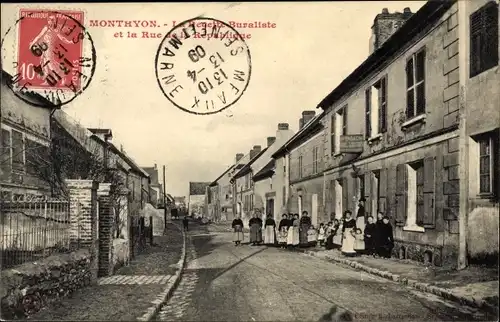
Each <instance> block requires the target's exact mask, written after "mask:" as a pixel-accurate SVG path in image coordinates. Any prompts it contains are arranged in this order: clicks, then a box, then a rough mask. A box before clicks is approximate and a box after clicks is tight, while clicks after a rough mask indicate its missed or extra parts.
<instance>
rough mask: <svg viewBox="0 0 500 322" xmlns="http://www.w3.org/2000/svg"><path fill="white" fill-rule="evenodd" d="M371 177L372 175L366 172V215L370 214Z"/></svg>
mask: <svg viewBox="0 0 500 322" xmlns="http://www.w3.org/2000/svg"><path fill="white" fill-rule="evenodd" d="M372 177H373V174H372V173H371V172H368V173H366V174H365V199H366V201H365V212H367V213H368V214H370V215H371V214H372V213H371V211H372V198H371V196H372V195H373V193H372V190H371V189H372Z"/></svg>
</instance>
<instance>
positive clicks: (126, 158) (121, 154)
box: [92, 135, 150, 178]
mask: <svg viewBox="0 0 500 322" xmlns="http://www.w3.org/2000/svg"><path fill="white" fill-rule="evenodd" d="M92 137H95V138H97V139H99V140H101V141H102V139H101V138H99V137H98V136H97V135H93V136H92ZM103 142H104V141H103ZM107 143H108V145H109V147H110V149H111V150H112V151H113V152H115V153H116V154H118V156H119V157H121V158H122V159H123V161H125V162H126V163H127V164H128V165H129V166H130V168H131V169H133V170H134V171H135V172H136V173H138V174H140V175H141V176H143V177H145V178H149V177H150V176H149V173H147V172H146V171H144V170H143V169H142V168H141V167H139V166H138V165H137V163H135V161H134V160H133V159H132V158H131V157H130V156H128V155H127V154H126V153H125V152H123V151H120V149H118V148H117V147H116V146H115V145H114V144H113V143H111V142H107Z"/></svg>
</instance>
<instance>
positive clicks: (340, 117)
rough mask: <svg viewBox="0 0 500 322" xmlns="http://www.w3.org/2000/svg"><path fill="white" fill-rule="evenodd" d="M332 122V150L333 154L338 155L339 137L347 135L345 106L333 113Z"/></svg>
mask: <svg viewBox="0 0 500 322" xmlns="http://www.w3.org/2000/svg"><path fill="white" fill-rule="evenodd" d="M333 122H334V124H333V127H334V128H333V131H334V132H333V133H332V139H333V147H332V148H333V153H334V154H338V153H339V147H340V136H341V135H347V105H346V106H344V107H342V108H341V109H340V110H338V111H337V112H336V113H335V119H334V120H333ZM336 129H338V130H336Z"/></svg>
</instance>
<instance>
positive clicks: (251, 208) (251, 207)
mask: <svg viewBox="0 0 500 322" xmlns="http://www.w3.org/2000/svg"><path fill="white" fill-rule="evenodd" d="M250 210H253V194H252V195H250Z"/></svg>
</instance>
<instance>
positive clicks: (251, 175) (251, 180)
mask: <svg viewBox="0 0 500 322" xmlns="http://www.w3.org/2000/svg"><path fill="white" fill-rule="evenodd" d="M248 181H250V188H252V187H253V173H252V172H250V173H249V175H248Z"/></svg>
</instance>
